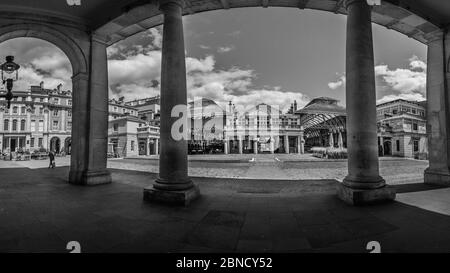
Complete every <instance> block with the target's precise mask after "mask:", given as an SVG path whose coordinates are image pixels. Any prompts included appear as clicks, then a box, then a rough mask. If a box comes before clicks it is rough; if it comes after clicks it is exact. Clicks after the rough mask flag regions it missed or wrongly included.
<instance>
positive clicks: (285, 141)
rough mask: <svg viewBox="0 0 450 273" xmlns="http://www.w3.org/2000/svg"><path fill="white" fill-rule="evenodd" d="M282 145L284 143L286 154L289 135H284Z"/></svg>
mask: <svg viewBox="0 0 450 273" xmlns="http://www.w3.org/2000/svg"><path fill="white" fill-rule="evenodd" d="M283 145H284V152H285V153H286V154H289V136H288V135H284V142H283Z"/></svg>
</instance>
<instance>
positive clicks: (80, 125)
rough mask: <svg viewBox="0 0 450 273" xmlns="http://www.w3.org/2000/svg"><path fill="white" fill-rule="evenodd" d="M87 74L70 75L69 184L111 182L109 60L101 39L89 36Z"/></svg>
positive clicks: (104, 44)
mask: <svg viewBox="0 0 450 273" xmlns="http://www.w3.org/2000/svg"><path fill="white" fill-rule="evenodd" d="M90 46H91V50H90V52H91V55H90V58H89V62H90V65H89V67H90V75H89V74H86V73H79V74H77V75H74V77H73V78H72V82H73V90H76V92H73V105H72V112H73V115H72V128H73V130H72V155H71V161H70V173H69V183H71V184H80V185H98V184H106V183H111V174H110V173H109V171H108V170H107V169H106V160H107V150H108V63H107V61H108V60H107V54H106V43H105V42H104V39H102V38H101V37H98V36H97V35H95V34H93V35H92V36H91V45H90Z"/></svg>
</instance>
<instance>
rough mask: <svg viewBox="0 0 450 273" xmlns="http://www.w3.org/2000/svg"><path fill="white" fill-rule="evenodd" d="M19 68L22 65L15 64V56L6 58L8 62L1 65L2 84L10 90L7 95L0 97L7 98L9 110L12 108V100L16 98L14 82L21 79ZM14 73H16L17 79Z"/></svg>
mask: <svg viewBox="0 0 450 273" xmlns="http://www.w3.org/2000/svg"><path fill="white" fill-rule="evenodd" d="M19 68H20V65H18V64H16V63H15V62H14V56H6V62H5V63H3V64H1V65H0V70H1V74H2V82H3V84H6V90H8V91H7V92H6V94H5V95H0V97H5V99H6V100H7V101H8V109H9V108H10V107H11V100H12V99H13V97H14V95H13V93H12V89H13V82H14V81H17V80H18V79H19ZM14 72H16V73H15V74H16V75H15V77H14Z"/></svg>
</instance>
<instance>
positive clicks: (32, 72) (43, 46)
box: [0, 38, 72, 91]
mask: <svg viewBox="0 0 450 273" xmlns="http://www.w3.org/2000/svg"><path fill="white" fill-rule="evenodd" d="M0 52H2V54H3V55H5V56H6V55H13V56H15V57H16V59H15V62H17V63H18V64H19V65H20V66H21V67H20V69H19V80H18V81H17V82H15V83H14V89H13V90H23V91H25V90H29V88H30V85H38V84H39V83H40V82H41V81H44V83H45V87H46V88H49V89H53V88H56V86H58V85H59V84H63V89H65V90H71V89H72V80H71V77H72V66H71V64H70V61H69V59H68V58H67V56H66V55H65V54H64V52H63V51H62V50H60V49H59V48H58V47H56V46H54V45H53V44H51V43H49V42H46V41H43V40H39V39H34V38H16V39H11V40H8V41H6V42H3V43H1V45H0ZM0 88H4V87H3V86H1V87H0Z"/></svg>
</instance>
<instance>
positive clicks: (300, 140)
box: [298, 135, 305, 154]
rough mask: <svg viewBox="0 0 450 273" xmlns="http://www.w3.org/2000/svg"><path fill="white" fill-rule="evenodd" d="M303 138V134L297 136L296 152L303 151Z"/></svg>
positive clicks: (302, 152) (300, 152) (301, 152)
mask: <svg viewBox="0 0 450 273" xmlns="http://www.w3.org/2000/svg"><path fill="white" fill-rule="evenodd" d="M304 141H305V140H304V139H303V135H301V136H299V137H298V142H299V146H298V147H299V148H298V153H299V154H304V153H305V144H304V143H303V142H304Z"/></svg>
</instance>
